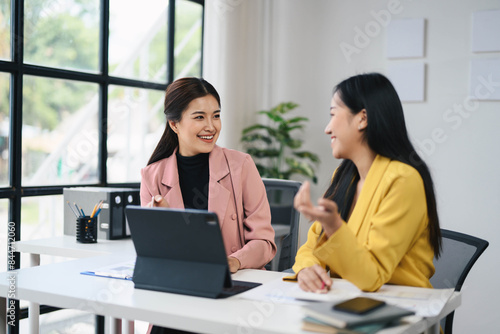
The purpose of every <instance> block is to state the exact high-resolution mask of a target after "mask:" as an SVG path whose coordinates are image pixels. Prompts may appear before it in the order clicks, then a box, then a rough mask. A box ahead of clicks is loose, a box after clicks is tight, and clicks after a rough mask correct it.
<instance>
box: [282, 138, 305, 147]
mask: <svg viewBox="0 0 500 334" xmlns="http://www.w3.org/2000/svg"><path fill="white" fill-rule="evenodd" d="M285 145H286V146H288V147H290V148H291V149H296V148H299V147H301V146H302V140H299V139H289V140H286V141H285Z"/></svg>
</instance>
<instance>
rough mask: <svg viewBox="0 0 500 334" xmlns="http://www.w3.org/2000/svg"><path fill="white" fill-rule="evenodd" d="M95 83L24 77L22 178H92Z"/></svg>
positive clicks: (41, 181)
mask: <svg viewBox="0 0 500 334" xmlns="http://www.w3.org/2000/svg"><path fill="white" fill-rule="evenodd" d="M98 101H99V96H98V86H97V85H96V84H90V83H82V82H76V81H69V80H58V79H47V78H40V77H31V76H25V77H24V88H23V108H24V110H23V129H22V131H23V144H22V146H23V158H22V160H23V165H22V171H23V175H22V178H23V179H22V183H23V185H25V186H27V185H29V186H35V185H58V184H78V183H96V182H97V180H98V175H97V158H98V143H99V133H98V130H97V120H98V112H97V111H98Z"/></svg>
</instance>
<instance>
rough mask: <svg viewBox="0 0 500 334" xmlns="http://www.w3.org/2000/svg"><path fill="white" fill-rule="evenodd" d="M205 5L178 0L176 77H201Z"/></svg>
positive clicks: (175, 53)
mask: <svg viewBox="0 0 500 334" xmlns="http://www.w3.org/2000/svg"><path fill="white" fill-rule="evenodd" d="M202 16H203V7H202V6H201V5H199V4H197V3H194V2H191V1H186V0H177V1H176V3H175V51H174V58H175V61H174V67H175V70H174V77H175V78H176V79H177V78H183V77H201V40H202V29H201V26H202V22H203V21H202Z"/></svg>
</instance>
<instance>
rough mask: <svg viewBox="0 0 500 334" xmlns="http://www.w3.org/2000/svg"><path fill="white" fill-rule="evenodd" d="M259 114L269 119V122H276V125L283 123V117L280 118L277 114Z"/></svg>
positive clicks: (261, 112) (263, 112)
mask: <svg viewBox="0 0 500 334" xmlns="http://www.w3.org/2000/svg"><path fill="white" fill-rule="evenodd" d="M259 114H264V115H267V117H269V118H270V119H271V120H273V121H274V122H277V123H284V122H285V120H284V119H283V117H281V116H280V115H278V114H275V113H272V112H269V111H260V112H259Z"/></svg>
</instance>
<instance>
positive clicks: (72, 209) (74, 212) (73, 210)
mask: <svg viewBox="0 0 500 334" xmlns="http://www.w3.org/2000/svg"><path fill="white" fill-rule="evenodd" d="M66 203H68V206H69V208H70V209H71V212H73V214H74V215H75V216H76V218H78V216H79V214H78V213H76V211H75V209H74V208H73V207H72V206H71V204H70V203H69V201H66Z"/></svg>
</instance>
